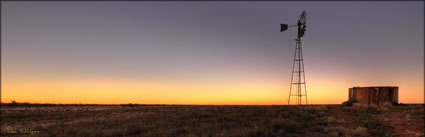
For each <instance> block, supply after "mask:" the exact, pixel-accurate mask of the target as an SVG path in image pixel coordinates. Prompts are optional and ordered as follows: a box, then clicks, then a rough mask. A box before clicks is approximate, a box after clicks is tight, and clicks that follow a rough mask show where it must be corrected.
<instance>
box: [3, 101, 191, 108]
mask: <svg viewBox="0 0 425 137" xmlns="http://www.w3.org/2000/svg"><path fill="white" fill-rule="evenodd" d="M1 106H123V107H127V106H128V107H137V106H187V105H176V104H133V103H128V104H54V103H28V102H16V101H12V102H10V103H1Z"/></svg>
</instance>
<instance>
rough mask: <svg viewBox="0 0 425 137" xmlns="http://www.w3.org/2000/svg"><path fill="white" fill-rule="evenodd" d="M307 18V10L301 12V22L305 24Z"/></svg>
mask: <svg viewBox="0 0 425 137" xmlns="http://www.w3.org/2000/svg"><path fill="white" fill-rule="evenodd" d="M306 19H307V12H305V11H303V12H302V13H301V16H300V22H301V23H303V24H305V22H306Z"/></svg>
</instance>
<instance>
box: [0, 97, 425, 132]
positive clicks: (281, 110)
mask: <svg viewBox="0 0 425 137" xmlns="http://www.w3.org/2000/svg"><path fill="white" fill-rule="evenodd" d="M1 136H13V137H17V136H37V137H38V136H40V137H44V136H46V137H47V136H58V137H75V136H85V137H98V136H110V137H120V136H130V137H311V136H314V137H332V136H334V137H356V136H357V137H374V136H376V137H381V136H400V137H405V136H406V137H417V136H424V105H423V104H416V105H398V106H385V107H373V108H366V107H348V106H342V105H309V106H185V105H181V106H167V105H159V106H146V105H121V106H120V105H112V106H95V105H92V106H78V105H73V106H72V105H71V106H54V105H53V106H37V105H26V106H25V105H24V106H7V105H2V107H1Z"/></svg>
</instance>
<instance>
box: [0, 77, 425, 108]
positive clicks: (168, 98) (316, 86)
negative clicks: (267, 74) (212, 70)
mask: <svg viewBox="0 0 425 137" xmlns="http://www.w3.org/2000/svg"><path fill="white" fill-rule="evenodd" d="M326 83H337V82H336V81H326V80H321V81H319V80H318V79H314V78H312V79H311V80H310V84H308V85H307V86H308V87H307V91H308V103H309V104H340V103H342V102H343V101H345V100H347V98H348V88H349V87H350V85H348V84H343V82H340V83H338V84H335V85H338V86H329V85H328V84H326ZM287 87H288V85H287V84H281V82H280V81H266V80H263V81H239V82H229V81H225V82H215V83H214V82H213V83H206V82H198V83H171V82H163V83H155V82H147V81H124V80H122V81H119V80H116V81H107V80H57V81H38V82H34V81H25V82H24V81H20V80H4V81H3V83H2V102H3V103H6V102H10V101H12V100H16V101H17V102H29V103H58V104H74V103H76V104H78V103H81V104H127V103H137V104H200V105H286V104H287V101H288V100H287V99H288V94H289V91H288V89H287ZM405 87H408V86H404V85H400V90H399V91H400V93H399V102H402V103H423V101H422V100H423V98H422V100H419V99H420V98H419V99H418V97H417V93H419V92H418V91H420V90H423V88H420V87H417V88H405ZM421 96H423V94H422V95H421ZM291 99H295V98H291Z"/></svg>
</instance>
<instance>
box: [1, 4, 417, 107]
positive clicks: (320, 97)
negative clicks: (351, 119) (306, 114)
mask: <svg viewBox="0 0 425 137" xmlns="http://www.w3.org/2000/svg"><path fill="white" fill-rule="evenodd" d="M1 4H2V7H1V74H2V75H1V101H2V102H10V101H11V100H16V101H17V102H30V103H82V104H85V103H90V104H91V103H95V104H126V103H139V104H214V105H226V104H227V105H231V104H238V105H281V104H287V101H288V95H289V86H290V78H291V72H292V64H293V59H294V51H295V38H296V35H297V30H296V28H290V29H289V30H288V31H284V32H279V30H280V24H281V23H287V24H290V25H291V24H296V22H297V20H298V18H299V15H300V14H301V12H302V11H303V10H305V11H306V12H307V28H306V32H305V35H304V37H303V38H302V45H303V55H304V66H305V76H306V85H307V94H308V96H307V97H308V102H309V104H340V103H342V102H343V101H346V100H347V99H348V88H350V87H353V86H399V102H401V103H424V2H423V1H409V2H366V1H360V2H307V1H303V2H284V1H283V2H276V1H269V2H259V1H245V2H243V1H232V2H219V1H209V2H196V1H190V2H188V1H186V2H184V1H181V2H164V1H162V2H152V1H144V2H143V1H139V2H137V1H136V2H135V1H131V2H130V1H128V2H118V1H114V2H111V1H108V2H106V1H103V2H101V1H99V2H94V1H92V2H82V1H72V2H53V1H45V2H41V1H40V2H12V1H8V2H2V3H1ZM291 100H292V98H291Z"/></svg>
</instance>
